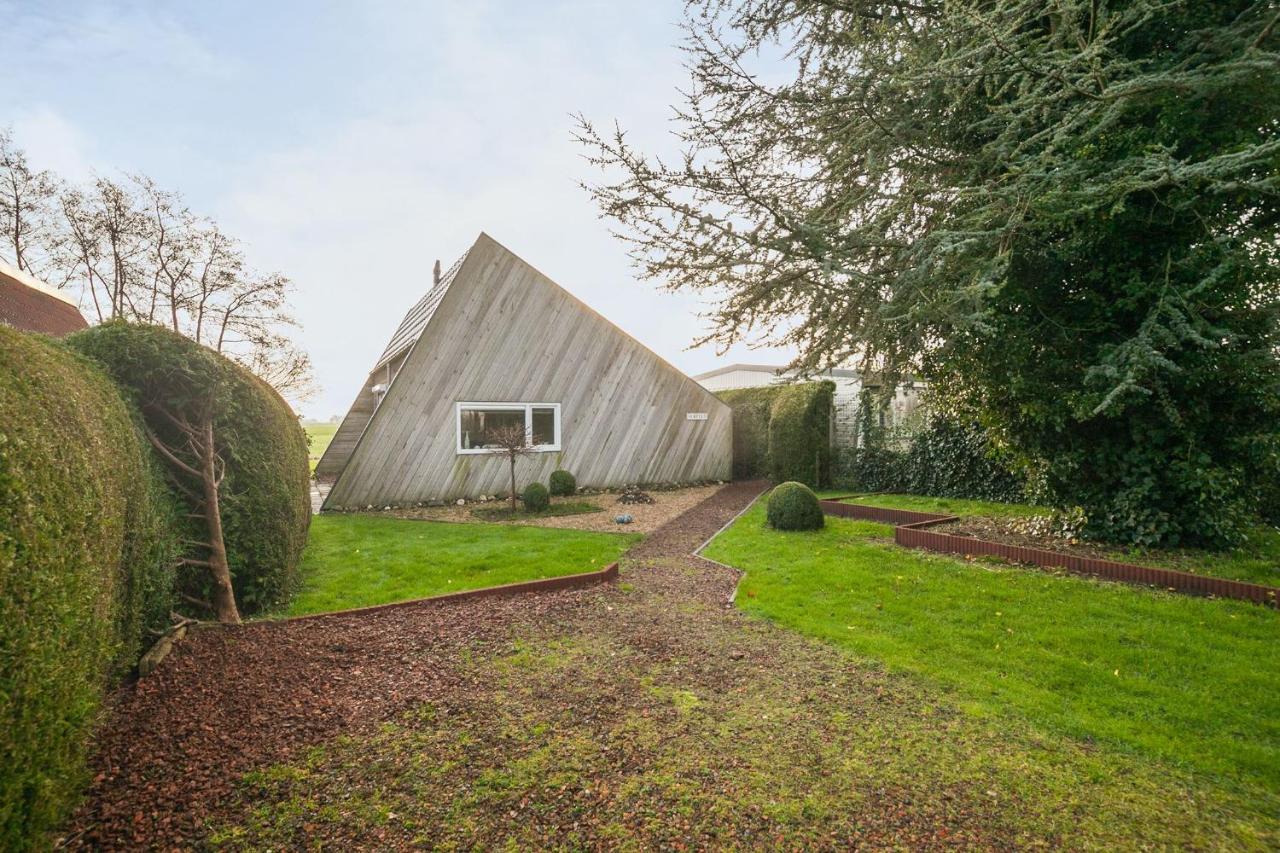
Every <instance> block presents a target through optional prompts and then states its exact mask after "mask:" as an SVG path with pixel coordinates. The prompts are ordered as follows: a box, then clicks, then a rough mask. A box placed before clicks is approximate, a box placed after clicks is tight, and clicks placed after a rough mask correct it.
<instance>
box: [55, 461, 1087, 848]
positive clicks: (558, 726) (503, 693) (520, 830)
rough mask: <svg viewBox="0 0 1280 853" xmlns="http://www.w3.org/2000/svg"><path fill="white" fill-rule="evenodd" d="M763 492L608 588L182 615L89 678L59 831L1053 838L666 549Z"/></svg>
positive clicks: (902, 708)
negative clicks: (88, 724) (140, 650)
mask: <svg viewBox="0 0 1280 853" xmlns="http://www.w3.org/2000/svg"><path fill="white" fill-rule="evenodd" d="M763 488H764V484H762V483H736V484H732V485H729V486H726V487H724V488H722V489H720V490H719V491H718V492H716V493H715V494H714V495H712V496H711V497H709V498H707V499H706V500H704V501H703V502H701V503H699V504H697V505H696V506H694V507H692V508H691V509H689V510H688V511H686V512H685V513H683V514H682V515H681V516H679V517H678V518H676V519H674V520H672V521H671V522H669V523H667V524H666V525H664V526H663V527H661V528H660V529H658V530H657V531H655V532H654V533H652V534H651V535H649V536H648V537H647V538H646V539H644V540H643V541H642V542H641V543H639V544H638V545H637V546H636V547H635V548H634V549H633V550H632V551H631V552H630V553H629V554H628V555H627V557H626V559H625V561H624V564H623V574H622V578H621V582H619V583H617V584H610V585H606V586H600V587H594V588H590V589H586V590H572V591H562V592H555V593H547V594H540V595H526V596H521V597H517V598H510V599H505V600H503V599H488V600H478V601H464V602H459V603H451V604H443V605H440V604H436V605H424V606H421V607H409V608H401V609H393V610H387V611H381V612H377V613H373V614H366V615H360V616H345V617H333V618H328V619H317V620H312V621H305V622H298V623H256V624H249V625H245V626H242V627H238V628H233V629H224V628H217V627H211V628H205V629H201V630H198V631H195V632H193V634H192V635H190V637H189V639H188V640H186V641H185V642H183V643H182V644H181V645H180V647H179V648H178V649H177V650H176V651H175V652H174V653H173V654H172V655H171V656H170V657H169V658H168V659H167V660H166V661H165V663H164V665H163V666H162V667H161V668H160V669H159V670H158V671H157V672H156V673H154V674H153V675H152V676H151V677H149V678H148V679H146V680H144V681H142V682H140V683H139V684H137V685H133V686H128V687H125V688H123V689H121V690H120V691H119V692H118V693H117V694H116V695H115V696H114V697H113V698H112V701H111V709H110V710H111V711H112V717H111V719H110V720H109V722H108V723H107V724H106V725H105V726H104V728H103V734H102V737H101V739H100V741H99V754H98V756H97V758H96V760H95V774H96V775H95V777H94V779H93V783H92V786H91V789H90V791H89V795H88V797H87V799H86V802H85V804H84V806H83V808H82V809H81V811H80V812H79V814H78V815H77V817H76V819H75V820H74V822H73V825H72V826H71V827H70V828H69V830H68V833H67V835H66V837H65V839H64V842H65V844H66V845H67V846H70V847H81V848H93V849H140V848H141V849H145V848H166V849H167V848H185V847H191V846H203V845H205V844H207V843H210V842H213V843H215V844H217V845H226V846H230V847H233V848H243V849H264V848H271V849H282V848H285V849H296V848H302V847H307V848H310V847H326V848H327V847H332V848H333V849H370V850H381V849H406V848H418V847H434V846H444V847H459V846H460V847H466V848H472V847H479V848H493V847H500V846H503V845H504V844H507V843H510V844H513V845H514V846H517V847H526V848H527V847H539V846H546V845H547V844H548V843H551V842H555V843H556V844H557V845H562V846H565V847H568V848H588V849H591V848H611V847H617V846H628V845H630V846H634V847H638V848H641V849H644V848H669V849H679V848H685V847H706V846H732V847H739V848H741V847H791V848H795V847H829V848H847V847H849V846H857V845H862V846H871V847H882V846H889V847H910V848H922V847H924V848H928V847H938V848H940V847H949V848H950V847H962V848H964V847H981V848H989V847H1006V846H1015V845H1017V844H1019V842H1020V841H1021V842H1028V841H1031V842H1035V843H1042V844H1043V843H1046V842H1047V843H1050V844H1053V843H1055V841H1056V839H1055V838H1054V837H1053V836H1052V835H1051V834H1050V835H1045V834H1041V835H1040V836H1038V837H1036V838H1034V839H1027V838H1019V836H1018V835H1017V834H1016V833H1015V831H1014V830H1013V829H1011V826H1012V825H1013V824H1014V823H1018V822H1020V821H1023V820H1025V817H1026V812H1027V806H1026V805H1025V804H1024V803H1020V802H1019V798H1018V796H1017V794H1016V792H1015V793H1011V794H1007V795H1006V794H1005V793H1003V792H1002V793H1001V796H1000V798H999V799H996V798H995V791H994V790H991V785H992V783H991V782H990V781H989V780H987V779H986V778H985V776H986V774H987V773H988V769H987V767H986V762H987V761H988V760H989V756H990V755H991V754H993V753H991V752H990V751H991V750H999V749H1001V748H1003V747H1001V746H999V745H998V743H999V741H993V742H991V743H987V742H983V744H982V748H983V749H985V750H988V752H987V753H986V756H987V757H984V759H983V761H982V764H981V766H979V765H977V764H975V763H974V759H973V758H972V755H973V754H975V744H976V743H978V740H977V739H980V738H984V737H987V736H986V735H985V734H983V733H982V732H980V731H976V730H974V731H970V729H969V728H966V727H965V726H967V724H966V723H964V722H963V721H962V720H961V719H960V718H959V717H958V716H957V715H955V714H953V713H952V712H947V711H945V710H940V709H939V708H938V707H937V706H936V703H935V702H933V701H932V700H930V699H928V697H924V696H922V694H921V692H920V691H919V690H917V689H915V688H912V687H911V686H909V685H906V684H904V682H903V680H901V679H895V678H893V677H891V676H888V675H886V674H885V673H883V672H882V671H881V670H879V669H878V668H875V667H869V666H865V665H859V664H857V663H856V662H854V661H852V660H850V659H849V658H847V657H845V656H843V655H841V654H840V653H838V652H836V651H835V650H834V649H832V648H830V647H827V646H823V645H821V644H818V643H815V642H812V641H809V640H806V639H804V638H802V637H799V636H798V635H795V634H792V633H790V632H787V631H784V630H781V629H778V628H775V627H773V626H772V625H770V624H768V623H766V622H763V621H761V620H755V619H750V618H747V617H745V616H743V615H742V614H741V613H740V612H738V611H736V610H735V609H733V608H731V607H729V606H727V600H728V598H729V596H730V594H731V593H732V591H733V588H734V586H735V584H736V582H737V579H738V574H737V573H736V572H735V571H733V570H731V569H726V568H724V567H720V566H718V565H716V564H713V563H710V562H709V561H705V560H701V559H700V558H697V557H693V556H690V552H691V551H692V550H693V549H695V548H696V547H698V546H699V545H701V544H702V543H703V542H704V541H705V540H706V539H707V538H708V537H709V536H711V535H712V534H714V533H715V532H716V531H717V530H719V529H720V528H721V527H722V526H723V525H724V524H725V523H727V522H728V521H729V520H730V519H731V518H732V517H733V516H734V515H735V514H737V513H738V512H739V511H740V510H742V509H743V508H744V507H745V506H747V505H748V504H749V503H750V502H751V500H753V499H754V498H755V497H756V496H757V495H758V494H759V493H760V492H761V491H762V490H763ZM957 727H959V728H957ZM993 744H994V745H993ZM250 771H256V772H250ZM1075 807H1077V808H1086V807H1087V805H1079V804H1076V806H1075ZM1049 811H1050V812H1052V814H1051V815H1050V817H1047V818H1046V820H1047V821H1050V822H1052V821H1060V822H1062V823H1063V825H1069V824H1070V822H1071V821H1073V820H1075V819H1076V818H1077V817H1078V816H1077V815H1075V814H1073V813H1072V810H1071V808H1068V807H1062V808H1057V807H1056V804H1052V806H1051V807H1050V809H1049Z"/></svg>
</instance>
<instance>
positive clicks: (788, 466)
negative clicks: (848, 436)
mask: <svg viewBox="0 0 1280 853" xmlns="http://www.w3.org/2000/svg"><path fill="white" fill-rule="evenodd" d="M835 390H836V386H835V383H834V382H805V383H802V384H798V385H785V386H783V388H782V389H781V390H780V391H779V392H778V396H777V397H776V398H775V399H774V401H773V405H772V406H771V407H770V409H769V478H770V479H771V480H773V481H774V482H787V481H795V482H797V483H804V484H805V485H807V486H814V487H817V486H827V485H830V483H831V410H832V407H833V406H834V403H833V398H834V395H835Z"/></svg>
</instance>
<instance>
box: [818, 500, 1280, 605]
mask: <svg viewBox="0 0 1280 853" xmlns="http://www.w3.org/2000/svg"><path fill="white" fill-rule="evenodd" d="M851 497H864V496H863V495H845V496H844V497H838V498H828V499H826V500H821V501H819V502H818V503H819V504H820V505H821V506H822V511H823V513H824V514H826V515H834V516H837V517H839V518H860V519H865V520H868V521H880V522H884V523H888V524H892V525H893V526H894V527H893V541H894V542H895V543H896V544H898V545H901V546H903V547H904V548H920V549H923V550H926V551H937V552H939V553H942V554H974V555H982V556H991V557H1001V558H1003V559H1006V560H1011V561H1013V562H1016V563H1028V564H1030V565H1033V566H1038V567H1040V568H1044V569H1063V570H1065V571H1068V572H1072V573H1073V574H1079V575H1091V576H1094V577H1101V578H1106V579H1108V580H1115V581H1121V582H1123V583H1130V584H1138V585H1143V586H1157V587H1161V588H1163V589H1167V590H1170V591H1172V592H1180V593H1184V594H1186V595H1203V596H1210V597H1216V598H1232V599H1237V600H1240V601H1252V602H1255V603H1258V604H1269V605H1271V606H1272V607H1276V606H1277V604H1280V588H1277V587H1272V586H1263V585H1262V584H1256V583H1248V582H1246V581H1237V580H1231V579H1229V578H1219V577H1213V576H1212V575H1197V574H1193V573H1191V572H1180V571H1178V570H1176V569H1157V568H1154V567H1151V566H1139V565H1137V564H1135V563H1122V562H1118V561H1116V560H1104V559H1102V558H1099V557H1085V556H1081V555H1079V554H1067V553H1063V552H1061V551H1048V550H1045V549H1043V548H1027V547H1024V546H1020V545H1006V544H1004V543H1002V542H991V541H989V540H986V539H978V538H976V537H973V536H955V535H952V534H950V533H938V532H936V531H933V530H926V529H925V528H928V527H932V526H933V525H935V524H943V523H945V522H948V521H958V520H959V518H958V516H954V515H942V514H940V513H934V512H914V511H912V510H905V509H888V508H885V507H878V506H869V505H867V504H846V503H841V501H844V500H847V499H849V498H851Z"/></svg>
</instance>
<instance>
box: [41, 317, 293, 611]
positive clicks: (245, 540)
mask: <svg viewBox="0 0 1280 853" xmlns="http://www.w3.org/2000/svg"><path fill="white" fill-rule="evenodd" d="M67 340H68V343H69V344H70V345H71V346H73V347H75V348H77V349H79V350H80V351H81V352H83V353H85V354H86V355H89V356H91V357H93V358H95V359H97V360H98V361H99V362H101V363H102V364H103V365H104V366H105V367H106V369H107V371H108V373H109V374H111V376H112V377H113V378H114V379H115V380H116V382H117V384H118V385H119V386H120V387H121V388H122V389H123V390H124V391H125V392H126V393H127V394H128V395H129V396H130V397H132V399H134V400H135V401H136V402H137V403H138V405H139V407H140V409H141V410H142V412H143V415H144V418H145V419H146V423H147V426H148V427H149V428H150V430H151V431H152V433H153V434H154V435H156V436H158V437H160V438H161V439H164V440H166V441H167V443H169V444H171V445H177V444H179V443H180V436H179V435H177V434H175V431H174V427H173V426H172V424H171V421H172V418H173V415H174V414H175V411H172V410H176V414H177V415H179V416H187V415H190V416H191V417H192V418H193V419H198V416H199V412H197V411H196V410H197V409H200V408H201V407H204V409H205V410H207V411H208V412H209V413H211V417H212V431H213V435H214V439H215V446H216V448H217V454H218V457H219V459H220V463H219V464H220V466H223V467H224V469H225V473H224V475H223V479H222V482H221V486H220V488H219V490H218V493H219V494H218V502H219V508H220V517H221V526H222V533H223V539H224V542H225V545H226V552H227V563H228V565H229V568H230V574H231V583H232V587H233V589H234V594H235V600H236V602H237V603H238V605H239V608H240V609H241V610H242V611H243V612H246V613H253V612H258V611H262V610H266V609H269V608H271V607H273V606H275V605H277V604H279V603H281V602H283V601H284V600H286V599H287V598H288V596H289V595H290V594H291V593H292V591H293V590H294V588H295V587H296V585H297V579H298V563H299V560H300V559H301V555H302V549H303V546H304V545H305V544H306V536H307V529H308V526H309V525H310V522H311V504H310V484H309V466H308V463H307V440H306V436H305V434H304V433H303V430H302V427H301V426H300V425H299V423H298V421H297V419H296V417H295V416H294V415H293V412H292V411H291V410H290V409H289V406H288V404H286V403H285V402H284V400H283V399H281V398H280V396H279V395H278V394H277V393H276V392H275V391H274V390H273V389H272V388H271V387H270V386H268V385H267V384H266V383H265V382H263V381H262V380H260V379H258V378H257V377H256V376H254V375H252V374H251V373H250V372H249V371H247V370H245V369H244V368H242V367H240V366H239V365H237V364H235V363H234V362H232V361H230V360H229V359H227V358H224V357H223V356H221V355H218V354H217V353H214V352H212V351H211V350H209V349H207V348H204V347H201V346H200V345H199V344H196V343H195V342H193V341H191V340H190V339H188V338H184V337H182V336H181V335H178V334H176V333H174V332H172V331H169V330H167V329H163V328H160V327H156V326H139V325H130V324H126V323H106V324H103V325H101V326H97V327H95V328H93V329H89V330H87V331H84V332H80V333H78V334H76V335H73V336H71V337H70V338H68V339H67ZM157 401H159V402H160V403H161V404H162V405H159V406H158V405H156V402H157ZM166 407H167V408H166ZM170 479H171V481H173V482H174V494H175V497H176V498H177V499H178V500H180V501H182V502H184V503H186V505H187V506H189V507H194V501H193V498H192V496H191V489H190V485H191V484H190V483H186V484H183V483H182V481H181V478H179V477H171V478H170ZM192 522H193V524H192V529H190V530H188V531H187V535H186V538H189V539H194V540H197V541H202V540H203V539H204V537H205V536H206V535H207V531H205V530H202V529H197V526H198V525H199V524H200V521H199V519H193V520H192ZM188 557H189V558H191V559H195V560H204V559H206V558H205V555H204V554H203V553H196V554H189V555H188ZM181 584H182V588H183V590H184V591H185V592H187V593H188V594H190V595H192V596H195V597H199V598H201V599H204V600H206V601H207V600H209V599H210V597H211V594H212V593H213V592H216V590H215V589H214V585H215V580H214V579H213V577H212V576H211V575H210V573H209V572H207V571H203V570H200V569H199V568H198V567H194V566H192V567H188V568H187V569H186V570H184V571H183V573H182V577H181Z"/></svg>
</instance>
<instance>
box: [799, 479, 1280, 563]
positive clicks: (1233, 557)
mask: <svg viewBox="0 0 1280 853" xmlns="http://www.w3.org/2000/svg"><path fill="white" fill-rule="evenodd" d="M845 494H848V492H839V491H827V492H821V493H820V496H821V497H824V498H832V497H840V496H842V495H845ZM845 503H857V504H871V505H872V506H882V507H887V508H889V509H909V510H915V511H917V512H942V513H950V514H951V515H958V516H968V515H985V516H990V517H993V518H1015V517H1019V516H1029V515H1044V514H1047V513H1049V512H1052V510H1050V509H1048V508H1046V507H1037V506H1027V505H1026V504H1006V503H996V502H994V501H971V500H965V499H964V498H931V497H924V496H922V495H860V496H858V497H854V498H850V499H848V500H846V501H845ZM1102 551H1103V554H1104V555H1105V556H1107V557H1110V558H1111V559H1113V560H1120V561H1122V562H1128V563H1138V564H1139V565H1143V566H1157V567H1160V568H1165V569H1177V570H1178V571H1180V572H1195V573H1197V574H1204V575H1213V576H1215V577H1220V578H1232V579H1234V580H1241V581H1248V582H1249V583H1260V584H1265V585H1267V586H1280V530H1276V529H1275V528H1273V527H1266V526H1264V525H1261V524H1259V525H1255V526H1254V527H1253V529H1252V530H1250V531H1249V537H1248V540H1247V541H1246V542H1245V543H1244V544H1242V545H1241V546H1240V547H1238V548H1233V549H1231V550H1230V551H1206V550H1203V549H1200V548H1134V547H1129V548H1126V547H1122V546H1116V547H1112V548H1104V549H1102Z"/></svg>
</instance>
